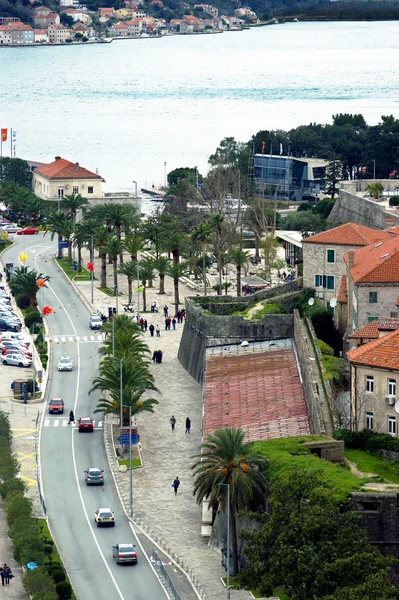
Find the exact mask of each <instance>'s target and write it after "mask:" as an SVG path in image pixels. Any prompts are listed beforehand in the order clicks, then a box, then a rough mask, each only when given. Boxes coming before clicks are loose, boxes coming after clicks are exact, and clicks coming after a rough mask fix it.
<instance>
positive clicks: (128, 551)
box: [112, 544, 137, 565]
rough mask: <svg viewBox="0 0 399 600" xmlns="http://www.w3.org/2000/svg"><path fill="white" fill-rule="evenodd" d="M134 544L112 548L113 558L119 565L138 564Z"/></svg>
mask: <svg viewBox="0 0 399 600" xmlns="http://www.w3.org/2000/svg"><path fill="white" fill-rule="evenodd" d="M135 548H136V546H135V545H134V544H116V545H115V546H112V556H113V557H114V559H115V562H116V564H117V565H119V564H120V563H132V564H133V565H136V564H137V554H136V550H135Z"/></svg>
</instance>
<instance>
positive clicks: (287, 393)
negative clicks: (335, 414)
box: [203, 340, 310, 441]
mask: <svg viewBox="0 0 399 600" xmlns="http://www.w3.org/2000/svg"><path fill="white" fill-rule="evenodd" d="M279 342H280V341H277V342H276V343H275V347H274V348H273V349H271V348H270V349H267V350H265V349H264V348H267V347H268V344H269V343H268V342H265V344H264V345H263V344H259V343H258V344H256V346H252V345H250V346H249V347H247V348H246V349H243V348H241V347H240V346H229V347H224V348H223V349H220V350H219V352H218V351H216V352H215V350H216V349H212V351H211V353H208V354H207V358H206V371H205V389H204V419H203V435H204V437H206V435H207V434H208V433H210V432H212V431H214V430H215V429H221V428H223V427H226V426H227V427H239V428H241V429H244V430H245V431H246V439H247V440H253V441H255V440H264V439H270V438H276V437H290V436H296V435H306V434H309V433H310V428H309V420H308V415H307V409H306V403H305V398H304V393H303V389H302V385H301V381H300V378H299V372H298V366H297V363H296V357H295V354H294V351H293V349H292V344H291V343H290V341H289V340H284V341H283V340H281V343H282V344H281V345H280V343H279ZM287 342H289V343H287ZM262 346H263V347H262ZM211 354H212V355H211Z"/></svg>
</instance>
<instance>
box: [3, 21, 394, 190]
mask: <svg viewBox="0 0 399 600" xmlns="http://www.w3.org/2000/svg"><path fill="white" fill-rule="evenodd" d="M398 33H399V23H398V22H371V23H368V22H334V23H288V24H285V25H278V26H269V27H261V28H254V29H251V30H246V31H243V32H231V33H223V34H217V35H216V34H214V35H195V36H171V37H166V38H162V39H150V38H147V39H142V40H118V41H114V42H112V43H111V44H98V45H97V44H96V45H90V46H65V47H49V46H47V47H40V48H36V47H35V48H1V50H0V78H1V97H0V126H1V127H8V128H11V127H12V128H13V129H15V130H17V136H18V139H17V144H16V153H17V156H20V157H23V158H28V159H31V160H38V161H43V162H50V161H51V160H53V159H54V156H55V155H61V156H63V157H64V158H67V159H69V160H72V161H74V162H75V161H76V162H79V163H80V164H81V165H83V166H85V167H86V168H88V169H90V170H93V171H94V170H96V169H98V172H99V173H100V174H101V175H102V176H103V177H104V178H105V179H106V185H105V189H107V190H115V191H116V190H121V189H133V188H134V186H133V184H132V180H136V181H137V182H138V184H139V186H147V187H150V186H151V185H152V184H153V183H154V184H155V185H158V184H162V183H163V181H164V173H165V162H166V163H167V164H166V170H167V171H170V170H172V169H173V168H175V167H179V166H191V167H193V166H195V165H197V166H198V168H199V169H200V171H201V172H206V169H207V159H208V156H209V154H211V153H212V152H214V150H215V148H216V146H217V144H218V143H219V141H220V140H221V139H222V138H223V137H225V136H234V137H235V138H236V139H237V140H239V141H243V142H246V141H247V140H248V139H250V137H251V136H252V135H253V134H255V133H257V132H258V131H259V130H261V129H268V128H269V129H270V128H282V129H288V128H291V127H295V126H297V125H300V124H307V123H310V122H331V116H332V115H333V114H336V113H338V112H356V113H362V114H363V115H364V116H365V117H366V120H367V121H368V122H369V123H377V122H378V120H379V118H380V116H381V115H383V114H384V115H385V114H394V115H395V116H398V103H399V93H398V92H399V74H398V70H397V65H398V63H399V61H398V59H399V35H398ZM9 153H10V148H9V144H8V143H5V144H3V155H9Z"/></svg>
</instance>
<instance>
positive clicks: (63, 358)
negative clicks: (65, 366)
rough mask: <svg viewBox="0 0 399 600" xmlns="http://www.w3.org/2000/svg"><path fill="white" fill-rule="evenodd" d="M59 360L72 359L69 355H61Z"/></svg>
mask: <svg viewBox="0 0 399 600" xmlns="http://www.w3.org/2000/svg"><path fill="white" fill-rule="evenodd" d="M60 360H72V359H71V357H70V356H61V358H60Z"/></svg>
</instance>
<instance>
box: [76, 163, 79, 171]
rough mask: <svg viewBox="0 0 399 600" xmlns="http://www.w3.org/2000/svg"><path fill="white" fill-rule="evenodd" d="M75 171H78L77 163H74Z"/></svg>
mask: <svg viewBox="0 0 399 600" xmlns="http://www.w3.org/2000/svg"><path fill="white" fill-rule="evenodd" d="M75 171H79V163H75Z"/></svg>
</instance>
